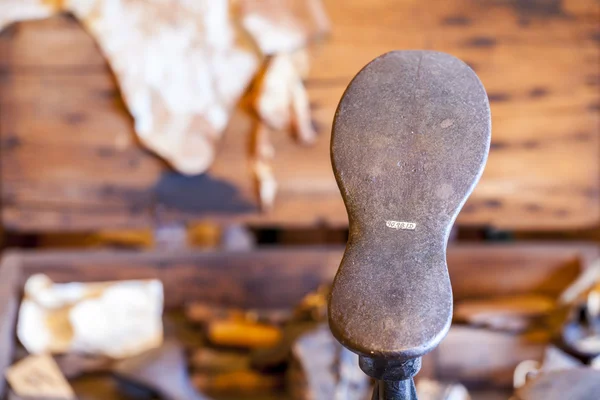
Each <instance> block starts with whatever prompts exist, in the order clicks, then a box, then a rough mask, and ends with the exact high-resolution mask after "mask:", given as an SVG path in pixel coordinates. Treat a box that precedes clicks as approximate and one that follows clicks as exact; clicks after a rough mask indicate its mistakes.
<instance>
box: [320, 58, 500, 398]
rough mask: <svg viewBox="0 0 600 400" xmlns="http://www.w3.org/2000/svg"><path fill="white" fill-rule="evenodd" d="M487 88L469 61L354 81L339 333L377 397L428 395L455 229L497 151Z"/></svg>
mask: <svg viewBox="0 0 600 400" xmlns="http://www.w3.org/2000/svg"><path fill="white" fill-rule="evenodd" d="M490 131H491V123H490V110H489V103H488V99H487V95H486V92H485V89H484V88H483V86H482V84H481V82H480V81H479V79H478V78H477V76H476V75H475V73H474V72H473V71H472V70H471V69H470V68H469V67H468V66H467V65H466V64H465V63H463V62H462V61H460V60H458V59H457V58H455V57H452V56H450V55H447V54H443V53H438V52H432V51H398V52H391V53H388V54H385V55H383V56H381V57H379V58H377V59H375V60H374V61H372V62H371V63H369V64H368V65H367V66H366V67H365V68H363V69H362V70H361V71H360V72H359V73H358V75H357V76H356V77H355V78H354V79H353V80H352V82H351V83H350V85H349V86H348V88H347V89H346V92H345V93H344V96H343V97H342V99H341V101H340V104H339V106H338V109H337V112H336V115H335V121H334V126H333V134H332V139H331V158H332V163H333V170H334V174H335V177H336V180H337V183H338V186H339V188H340V191H341V193H342V197H343V199H344V202H345V205H346V209H347V211H348V217H349V220H350V233H349V239H348V244H347V246H346V251H345V254H344V258H343V260H342V262H341V265H340V268H339V271H338V273H337V276H336V278H335V281H334V284H333V288H332V293H331V298H330V302H329V324H330V328H331V330H332V332H333V334H334V336H335V337H336V338H337V340H338V341H340V342H341V343H342V344H343V345H344V346H345V347H347V348H348V349H349V350H351V351H353V352H355V353H357V354H358V355H359V357H360V358H359V361H360V367H361V369H362V370H363V371H364V372H365V373H366V374H367V375H369V376H371V377H373V378H375V379H376V380H377V383H376V387H375V390H374V393H373V399H374V400H377V399H387V400H403V399H416V392H415V386H414V382H413V376H414V375H416V374H417V372H418V371H419V369H420V367H421V357H422V356H423V355H424V354H426V353H427V352H429V351H431V350H432V349H433V348H435V347H436V346H437V345H438V344H439V343H440V341H441V340H442V339H443V338H444V336H445V335H446V333H447V332H448V329H449V328H450V322H451V320H452V290H451V286H450V279H449V277H448V271H447V267H446V245H447V241H448V237H449V234H450V229H451V227H452V225H453V223H454V220H455V219H456V216H457V215H458V212H459V211H460V209H461V208H462V205H463V204H464V202H465V200H466V199H467V197H468V196H469V194H470V193H471V192H472V190H473V188H474V187H475V184H476V183H477V181H478V179H479V177H480V175H481V173H482V171H483V167H484V165H485V162H486V159H487V154H488V151H489V146H490Z"/></svg>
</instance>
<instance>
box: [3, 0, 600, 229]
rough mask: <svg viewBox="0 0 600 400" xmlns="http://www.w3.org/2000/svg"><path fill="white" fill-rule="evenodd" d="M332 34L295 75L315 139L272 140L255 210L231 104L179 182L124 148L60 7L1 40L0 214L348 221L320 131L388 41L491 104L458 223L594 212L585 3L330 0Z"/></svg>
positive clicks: (125, 130)
mask: <svg viewBox="0 0 600 400" xmlns="http://www.w3.org/2000/svg"><path fill="white" fill-rule="evenodd" d="M325 4H326V7H327V9H328V11H329V14H330V16H331V19H332V21H333V28H334V30H333V33H332V35H331V37H330V38H329V39H327V40H326V41H324V42H323V43H322V44H320V45H318V46H316V47H315V48H314V49H312V50H311V52H312V56H313V57H312V58H313V70H312V72H311V74H310V77H309V78H308V80H307V86H308V88H309V92H310V98H311V104H312V109H313V115H314V123H315V125H316V126H317V127H318V129H319V132H320V134H321V136H320V138H319V141H318V143H317V144H316V145H315V146H314V147H312V148H308V147H301V146H298V145H297V144H295V143H294V141H293V139H291V138H290V137H289V135H287V134H285V133H275V134H273V135H272V137H273V140H274V142H275V147H276V149H277V156H276V159H275V171H276V174H277V178H278V180H279V183H280V192H279V195H278V197H277V200H276V204H275V208H274V211H272V212H271V213H269V214H266V215H261V214H260V213H259V212H258V207H257V199H256V196H255V192H254V187H253V182H252V179H251V175H250V172H249V168H248V163H249V157H248V151H247V150H248V145H249V132H250V130H251V129H252V125H253V121H252V118H251V117H250V116H249V115H248V114H247V113H245V112H243V111H239V112H238V113H237V115H236V116H235V118H234V120H233V121H232V123H231V124H230V126H229V128H228V130H227V133H226V135H225V139H224V141H223V142H222V145H221V149H220V152H219V155H218V158H217V162H216V163H215V165H214V167H213V168H212V170H211V173H210V175H208V176H202V177H193V178H185V177H181V176H178V175H176V174H174V173H173V172H171V171H170V170H169V169H168V168H166V167H165V165H164V163H163V162H161V161H160V160H159V159H157V158H156V157H155V156H153V155H151V154H149V153H148V152H146V151H144V150H142V149H140V147H139V146H138V145H137V144H136V143H135V139H134V136H133V132H132V121H131V118H130V117H129V115H128V114H127V112H126V110H125V109H124V106H123V103H122V101H121V99H120V96H119V92H118V90H117V87H116V84H115V81H114V78H113V77H112V75H111V73H110V71H109V69H108V67H107V65H106V63H105V61H104V60H103V58H102V56H101V54H100V52H99V51H98V49H97V47H96V46H95V44H94V41H93V39H92V38H91V37H89V36H88V35H87V34H86V33H85V32H84V31H83V30H82V29H81V28H80V27H79V26H78V25H77V23H76V22H75V21H74V20H73V19H70V18H68V17H56V18H53V19H51V20H46V21H35V22H27V23H22V24H19V25H17V26H12V27H9V28H7V29H6V30H5V31H4V33H3V34H2V35H1V37H0V106H1V108H0V139H1V142H0V144H1V149H0V158H1V167H2V171H1V175H0V177H1V180H2V187H1V199H2V203H3V214H2V215H3V220H4V224H5V225H6V226H7V227H8V228H9V229H20V230H65V229H98V228H106V227H111V228H114V227H125V226H127V227H132V226H148V225H153V224H155V222H156V220H157V219H161V218H170V217H174V218H186V219H187V218H190V217H191V218H210V219H217V220H219V219H231V218H237V219H241V220H244V221H248V222H252V223H260V224H288V225H309V224H317V223H323V222H326V223H329V224H333V225H344V224H346V223H347V222H346V213H345V210H344V208H343V205H342V202H341V198H340V196H339V192H338V189H337V187H336V185H335V181H334V179H333V175H332V173H331V167H330V162H329V149H328V147H329V130H330V126H331V121H332V118H333V114H334V110H335V107H336V104H337V102H338V100H339V98H340V96H341V94H342V92H343V90H344V88H345V86H346V85H347V84H348V82H349V80H350V79H351V77H352V76H353V75H354V74H355V73H356V72H357V71H358V70H359V69H360V68H361V67H362V66H363V65H364V64H365V63H367V62H368V61H370V60H371V59H372V58H374V57H375V56H377V55H379V54H381V53H383V52H386V51H389V50H392V49H409V48H410V49H416V48H422V49H435V50H441V51H446V52H449V53H452V54H454V55H456V56H458V57H460V58H462V59H464V60H465V61H466V62H468V63H469V64H470V65H471V66H472V67H473V68H474V69H475V71H476V72H477V73H478V75H479V76H480V78H481V80H482V81H483V83H484V84H485V86H486V88H487V90H488V92H489V97H490V100H491V107H492V115H493V135H492V137H493V139H492V140H493V143H492V152H491V155H490V158H489V163H488V167H487V169H486V171H485V173H484V176H483V179H482V181H481V183H480V185H479V186H478V188H477V189H476V191H475V193H474V195H473V196H472V198H471V199H470V200H469V202H468V203H467V205H466V207H465V208H464V210H463V212H462V213H461V214H460V216H459V219H458V223H459V224H463V225H493V226H496V227H499V228H506V229H546V230H548V229H566V228H574V227H582V226H590V225H594V224H598V221H599V220H600V205H599V204H600V189H599V186H600V169H599V168H600V167H599V165H600V137H599V136H600V133H599V126H600V121H599V112H598V106H599V94H598V93H599V86H598V85H599V83H600V81H599V79H600V77H599V76H598V68H599V67H600V53H599V51H600V50H599V45H598V40H599V36H598V35H599V33H600V31H599V26H598V25H599V23H598V21H599V20H600V18H599V17H600V4H599V3H598V2H597V1H595V0H564V1H558V0H547V1H538V0H519V1H512V0H497V1H493V2H489V1H488V2H483V1H480V0H452V1H447V0H435V1H428V2H421V1H417V0H411V1H402V2H400V1H396V0H372V1H364V0H350V1H344V2H342V1H341V0H326V1H325Z"/></svg>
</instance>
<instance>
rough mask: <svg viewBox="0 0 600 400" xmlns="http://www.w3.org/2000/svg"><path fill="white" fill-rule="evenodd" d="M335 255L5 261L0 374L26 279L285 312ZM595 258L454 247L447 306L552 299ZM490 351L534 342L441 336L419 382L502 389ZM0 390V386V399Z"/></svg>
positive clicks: (591, 253) (0, 271)
mask: <svg viewBox="0 0 600 400" xmlns="http://www.w3.org/2000/svg"><path fill="white" fill-rule="evenodd" d="M342 253H343V249H342V248H340V247H327V248H323V247H303V248H290V249H281V248H277V249H260V250H254V251H246V252H218V251H214V252H202V251H190V250H186V251H178V252H164V251H154V252H137V251H110V252H107V251H88V252H82V251H80V252H65V251H41V252H34V253H31V252H22V251H13V252H8V253H5V254H4V255H3V257H2V261H1V262H0V368H3V367H5V366H7V365H8V364H9V363H10V362H11V357H12V349H13V345H14V340H15V338H14V324H15V319H16V309H17V305H18V299H19V288H22V285H23V284H24V282H25V280H26V279H27V278H28V277H29V276H31V275H32V274H35V273H45V274H47V275H48V276H50V278H51V279H53V280H54V281H56V282H71V281H83V282H85V281H107V280H120V279H136V278H139V279H144V278H157V279H161V280H162V282H163V284H164V287H165V299H166V306H167V308H169V309H173V308H180V307H182V306H185V305H186V304H189V303H191V302H205V303H208V304H216V305H219V306H222V307H241V308H270V309H281V308H291V307H293V306H295V305H296V304H297V303H298V302H299V301H300V300H301V299H302V297H304V295H305V294H307V293H308V292H310V291H312V290H315V289H316V288H317V287H318V286H319V285H320V284H322V283H324V282H329V281H331V279H332V278H333V274H334V273H335V271H336V270H337V267H338V265H339V262H340V260H341V256H342ZM599 256H600V248H599V247H598V246H597V245H583V244H581V245H580V244H571V245H567V244H563V245H558V244H555V243H546V244H521V245H506V244H505V245H454V246H450V248H449V251H448V266H449V272H450V278H451V280H452V284H453V289H454V298H455V299H456V300H457V301H460V300H462V299H476V298H490V297H495V296H505V295H519V294H525V293H537V294H541V295H547V296H550V297H553V298H556V296H557V295H558V294H559V293H561V291H562V290H564V289H565V288H566V286H567V285H568V284H569V283H570V282H571V281H572V280H573V279H574V278H575V277H576V276H577V274H578V273H579V272H580V270H581V268H585V267H586V266H587V265H588V264H589V261H590V260H593V259H595V258H597V257H599ZM456 332H458V331H456ZM458 333H460V332H458ZM443 343H446V342H443ZM473 343H475V344H477V346H474V345H473ZM490 343H498V345H499V346H504V347H503V348H505V349H514V348H518V349H525V350H524V351H526V352H524V353H523V355H527V356H528V357H529V356H531V354H533V353H532V352H536V351H537V345H535V343H537V342H534V346H533V347H530V346H529V342H523V339H522V338H520V336H518V335H513V336H510V335H507V334H500V336H489V335H488V334H487V333H486V331H485V330H482V334H481V335H478V334H477V332H476V331H475V330H472V331H469V332H467V333H466V334H458V335H456V336H450V341H448V343H447V345H443V347H442V350H443V352H442V354H441V355H440V354H438V353H435V354H433V355H431V356H430V357H428V358H427V360H428V361H426V362H427V365H426V366H425V368H426V370H427V371H429V372H428V374H429V375H428V376H432V377H438V378H440V377H446V378H449V379H450V378H452V379H459V380H469V379H470V382H474V383H477V382H480V383H481V382H484V383H485V382H487V383H492V384H495V385H499V386H504V385H506V382H507V376H508V375H507V371H508V368H509V366H510V365H512V363H513V362H514V358H510V357H507V356H506V357H504V356H503V357H504V358H498V359H494V354H495V353H489V354H490V357H487V358H485V357H483V356H481V355H482V354H488V352H489V351H490V348H489V345H490ZM515 346H516V347H515ZM463 353H465V354H467V355H468V357H462V354H463ZM535 354H537V353H535ZM519 357H521V356H519ZM482 358H483V361H482V362H485V365H487V366H488V367H489V368H488V369H486V370H485V371H483V370H482V371H478V370H476V369H474V367H473V365H472V363H473V362H476V361H477V360H480V359H482ZM461 360H462V361H461ZM480 361H481V360H480ZM486 368H487V367H486ZM486 371H487V372H486ZM488 372H489V374H488ZM3 382H4V381H3V380H2V379H0V398H1V395H2V386H3V385H4V383H3Z"/></svg>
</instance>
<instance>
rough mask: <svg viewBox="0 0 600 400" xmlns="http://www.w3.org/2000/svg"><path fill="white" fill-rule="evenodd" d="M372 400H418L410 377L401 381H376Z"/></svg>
mask: <svg viewBox="0 0 600 400" xmlns="http://www.w3.org/2000/svg"><path fill="white" fill-rule="evenodd" d="M372 400H418V399H417V390H416V388H415V382H414V380H413V379H412V378H410V379H405V380H403V381H377V382H376V383H375V388H374V389H373V397H372Z"/></svg>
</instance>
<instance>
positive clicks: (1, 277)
mask: <svg viewBox="0 0 600 400" xmlns="http://www.w3.org/2000/svg"><path fill="white" fill-rule="evenodd" d="M20 271H21V259H20V257H19V256H18V255H17V254H9V255H4V257H3V258H2V263H1V265H0V371H2V376H0V398H2V396H3V394H4V392H5V390H6V386H7V385H6V380H5V379H4V371H5V370H6V369H7V368H8V367H9V366H10V365H11V364H12V357H13V352H14V339H15V324H16V321H17V308H18V304H19V299H18V297H17V296H18V283H19V275H20Z"/></svg>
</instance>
